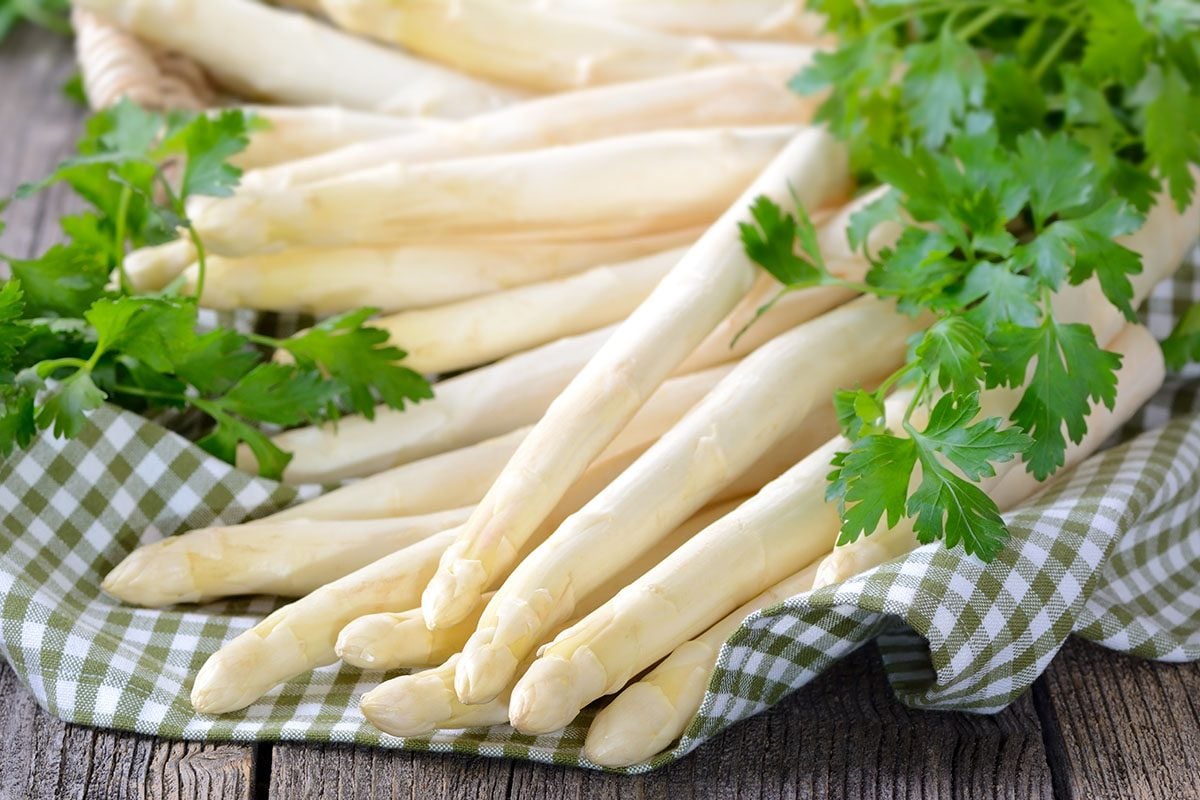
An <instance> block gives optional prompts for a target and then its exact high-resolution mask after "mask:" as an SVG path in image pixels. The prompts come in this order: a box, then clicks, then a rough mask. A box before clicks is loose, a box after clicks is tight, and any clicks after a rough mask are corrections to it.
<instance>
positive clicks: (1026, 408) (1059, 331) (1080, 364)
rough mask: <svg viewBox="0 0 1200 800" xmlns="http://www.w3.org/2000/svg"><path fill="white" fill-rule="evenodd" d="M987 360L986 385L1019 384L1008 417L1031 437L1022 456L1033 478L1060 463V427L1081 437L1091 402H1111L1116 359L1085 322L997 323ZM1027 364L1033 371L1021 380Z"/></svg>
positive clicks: (1045, 474)
mask: <svg viewBox="0 0 1200 800" xmlns="http://www.w3.org/2000/svg"><path fill="white" fill-rule="evenodd" d="M989 358H990V361H989V363H988V364H987V377H988V383H989V385H992V386H1021V385H1022V384H1023V383H1024V385H1025V390H1024V393H1023V394H1022V396H1021V400H1020V402H1019V403H1018V404H1017V407H1016V409H1015V410H1014V411H1013V414H1012V419H1013V422H1015V423H1016V424H1017V425H1019V426H1020V427H1021V428H1022V429H1023V430H1025V431H1027V432H1028V433H1029V434H1030V435H1031V436H1032V437H1033V441H1032V444H1031V445H1030V447H1029V449H1028V450H1027V451H1026V453H1025V458H1026V461H1027V462H1028V465H1029V471H1030V472H1031V473H1033V475H1034V477H1036V478H1037V479H1038V480H1044V479H1045V478H1047V477H1049V476H1050V475H1051V474H1053V473H1054V471H1055V470H1057V469H1058V468H1059V467H1061V466H1062V464H1063V460H1064V457H1065V453H1066V439H1065V438H1064V436H1063V427H1064V426H1065V427H1066V430H1067V436H1069V437H1070V439H1071V441H1073V442H1079V441H1082V439H1083V435H1084V433H1086V432H1087V416H1088V414H1089V413H1090V412H1091V403H1092V402H1098V403H1103V404H1104V405H1105V406H1107V407H1108V408H1112V407H1113V403H1114V402H1115V401H1116V396H1117V376H1116V372H1117V370H1118V369H1119V368H1120V366H1121V357H1120V356H1119V355H1117V354H1115V353H1110V352H1108V351H1107V350H1104V349H1103V348H1101V347H1100V345H1098V344H1097V343H1096V336H1095V334H1094V333H1093V332H1092V329H1091V328H1089V327H1087V326H1086V325H1080V324H1074V323H1072V324H1063V323H1059V322H1058V321H1056V320H1055V319H1054V318H1053V317H1046V319H1045V320H1043V322H1042V324H1041V325H1039V326H1038V327H1036V328H1024V327H1020V326H1018V325H1004V326H1001V327H1000V329H999V330H997V331H996V333H995V334H993V336H992V349H991V352H990V353H989ZM1030 362H1034V369H1033V372H1032V373H1031V374H1030V375H1029V377H1028V380H1027V379H1026V374H1027V373H1028V370H1029V365H1030Z"/></svg>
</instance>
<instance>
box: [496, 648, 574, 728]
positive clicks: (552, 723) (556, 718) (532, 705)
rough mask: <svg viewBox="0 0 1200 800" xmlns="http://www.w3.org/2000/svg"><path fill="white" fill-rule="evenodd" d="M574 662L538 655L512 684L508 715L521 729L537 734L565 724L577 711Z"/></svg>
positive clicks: (515, 725) (516, 726)
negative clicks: (522, 674)
mask: <svg viewBox="0 0 1200 800" xmlns="http://www.w3.org/2000/svg"><path fill="white" fill-rule="evenodd" d="M577 683H578V681H577V675H576V669H575V665H574V664H573V663H572V662H570V661H567V660H566V659H563V658H539V659H538V660H537V661H534V662H533V664H532V665H531V666H530V667H529V670H528V671H527V672H526V673H525V675H524V677H522V678H521V680H519V681H517V685H516V686H515V687H513V691H512V699H511V700H510V701H509V705H508V718H509V721H510V722H511V723H512V726H513V727H514V728H516V729H517V730H518V731H520V732H521V733H525V734H530V735H540V734H543V733H551V732H552V731H557V730H560V729H562V728H565V727H566V726H567V725H568V724H570V722H571V720H573V719H575V717H576V716H577V715H578V714H579V712H580V710H581V709H582V704H581V703H580V702H579V697H578V694H579V693H578V690H577Z"/></svg>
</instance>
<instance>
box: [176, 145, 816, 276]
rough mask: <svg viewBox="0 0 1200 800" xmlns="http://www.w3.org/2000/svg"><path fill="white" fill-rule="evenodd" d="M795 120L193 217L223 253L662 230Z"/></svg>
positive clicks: (319, 186) (700, 204) (385, 176)
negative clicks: (681, 189)
mask: <svg viewBox="0 0 1200 800" xmlns="http://www.w3.org/2000/svg"><path fill="white" fill-rule="evenodd" d="M795 131H796V129H795V128H794V127H792V126H786V125H784V126H760V127H752V128H704V129H696V130H670V131H654V132H650V133H638V134H631V135H629V136H617V137H613V138H609V139H601V140H598V141H593V142H584V143H581V144H574V145H565V146H562V147H551V148H546V149H542V150H534V151H529V152H522V153H506V154H501V155H489V156H478V157H474V158H463V159H457V160H451V161H436V162H432V163H424V164H421V163H418V164H412V165H408V164H404V163H400V162H389V163H386V164H382V165H379V166H376V167H373V168H370V169H365V170H362V171H360V172H356V173H351V174H349V175H344V176H341V177H337V178H330V179H328V180H325V181H322V182H319V183H314V184H304V185H301V186H296V187H292V188H291V189H289V190H286V191H277V192H271V193H254V194H245V193H244V194H242V195H234V196H233V197H229V198H226V199H225V200H223V201H221V202H219V203H213V204H210V205H208V206H207V207H205V208H201V209H198V210H197V211H195V212H194V213H193V224H194V226H195V228H196V231H197V233H198V234H199V235H200V238H201V239H202V240H203V241H204V243H205V244H206V246H207V247H208V248H209V249H210V250H211V251H212V252H214V253H216V254H218V255H226V256H245V255H251V254H255V253H264V252H272V251H276V250H282V249H286V248H287V247H339V246H348V245H355V246H389V245H396V244H401V243H405V242H428V241H431V240H434V241H436V240H442V241H445V240H453V241H458V240H470V239H480V238H483V239H487V238H489V237H497V236H500V237H512V238H516V239H533V240H543V241H572V240H577V239H589V238H591V239H605V238H620V237H628V236H640V235H645V234H652V233H661V232H665V231H671V230H679V229H680V228H687V227H690V226H694V225H704V224H708V223H711V222H712V221H713V220H714V219H716V218H717V217H718V216H719V215H720V213H721V211H722V210H723V209H724V208H725V207H726V206H728V205H729V203H731V202H732V201H733V200H734V199H735V198H736V197H737V196H738V193H739V192H741V191H742V189H744V188H745V186H746V185H747V184H748V183H750V182H751V180H752V179H753V177H754V175H756V174H757V173H758V172H760V171H761V170H762V169H763V167H764V166H766V165H767V164H768V163H769V162H770V161H771V159H772V158H773V157H774V156H775V155H776V154H777V153H778V152H779V151H780V149H781V148H783V146H784V145H785V144H786V143H787V141H788V140H789V139H790V138H791V137H792V136H793V135H794V134H795ZM683 186H686V187H687V191H680V187H683ZM839 188H840V187H839ZM823 199H828V198H823Z"/></svg>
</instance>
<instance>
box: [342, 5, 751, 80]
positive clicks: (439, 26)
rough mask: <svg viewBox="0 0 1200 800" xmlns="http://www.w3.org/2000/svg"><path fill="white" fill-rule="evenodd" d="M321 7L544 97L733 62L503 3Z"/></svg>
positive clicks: (670, 40) (698, 41) (649, 36)
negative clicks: (541, 94) (544, 94)
mask: <svg viewBox="0 0 1200 800" xmlns="http://www.w3.org/2000/svg"><path fill="white" fill-rule="evenodd" d="M322 5H323V6H324V8H325V10H326V12H327V13H328V14H329V16H330V17H332V18H333V19H334V20H336V21H337V23H338V24H339V25H341V26H342V27H344V28H346V29H347V30H351V31H354V32H356V33H360V34H363V35H365V36H371V37H374V38H376V39H381V40H383V41H386V42H391V43H395V44H399V45H403V46H404V47H405V48H406V49H408V50H411V51H412V52H414V53H417V54H419V55H423V56H426V57H427V58H430V59H433V60H434V61H438V62H440V63H443V64H446V65H449V66H452V67H454V68H456V69H460V70H463V71H464V72H469V73H472V74H475V75H479V76H482V77H485V78H489V79H492V80H497V81H502V82H504V83H509V84H513V85H516V86H524V87H526V88H528V89H533V90H537V91H544V92H561V91H565V90H568V89H578V88H581V87H584V86H594V85H598V84H606V83H623V82H625V81H633V80H638V79H644V78H652V77H656V76H660V75H669V74H672V73H677V72H685V71H688V70H694V69H698V68H702V67H706V66H711V65H714V64H727V63H730V62H732V61H735V60H737V59H738V54H737V53H735V51H734V50H733V49H731V48H730V47H728V46H723V45H722V44H719V43H718V42H716V41H714V40H712V39H710V38H707V37H688V36H677V35H671V34H666V33H660V32H656V31H652V30H648V29H645V28H639V27H636V26H632V25H627V24H624V23H620V22H613V21H610V20H604V19H596V18H590V17H586V16H582V15H578V14H569V13H561V12H557V11H553V10H543V9H539V8H537V7H535V6H528V5H527V6H524V7H521V6H514V5H513V4H512V3H510V2H506V0H405V2H403V3H395V2H389V0H322ZM742 55H744V56H745V57H750V58H753V57H755V55H756V54H754V53H745V52H743V53H742Z"/></svg>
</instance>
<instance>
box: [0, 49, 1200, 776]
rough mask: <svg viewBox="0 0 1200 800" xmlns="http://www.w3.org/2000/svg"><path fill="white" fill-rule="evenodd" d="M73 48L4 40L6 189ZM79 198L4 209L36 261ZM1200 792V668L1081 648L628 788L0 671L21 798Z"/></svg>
mask: <svg viewBox="0 0 1200 800" xmlns="http://www.w3.org/2000/svg"><path fill="white" fill-rule="evenodd" d="M73 71H74V67H73V65H72V62H71V54H70V49H69V46H68V44H67V43H66V42H65V41H63V40H61V39H57V38H55V37H52V36H50V35H47V34H41V33H38V32H34V31H29V30H23V31H21V32H20V33H19V34H18V35H17V36H15V37H14V38H13V39H10V40H9V41H7V42H5V43H4V44H3V45H0V194H4V193H7V192H8V191H9V190H10V189H11V188H12V187H14V186H16V185H17V183H18V182H20V181H23V180H29V179H32V178H36V177H39V176H41V175H43V174H45V173H46V172H47V171H49V169H50V168H51V167H52V166H53V164H54V163H55V162H56V161H57V160H58V159H59V158H61V157H62V156H63V155H64V154H65V153H67V152H68V150H69V149H70V147H71V144H72V142H73V140H74V138H75V136H76V135H77V131H78V129H79V122H80V119H81V117H82V116H83V112H82V111H81V110H80V109H79V108H77V107H75V106H74V105H73V104H72V103H71V102H70V101H68V100H66V99H65V98H64V97H63V96H62V95H61V93H60V87H61V86H62V84H63V83H64V82H65V81H66V80H67V79H68V78H69V77H70V76H71V75H72V73H73ZM68 204H69V199H68V198H67V197H66V196H65V194H63V193H61V192H50V193H48V194H46V195H43V196H40V197H39V198H38V199H37V200H35V201H31V202H27V203H23V204H20V205H19V206H17V207H16V208H14V209H12V210H11V211H10V212H9V214H8V215H7V219H8V222H9V225H10V227H9V230H8V232H7V233H6V234H5V236H4V238H3V240H2V241H0V251H3V252H8V253H14V254H18V255H20V254H25V253H29V254H32V253H33V252H35V251H40V250H41V249H44V247H45V246H46V244H47V242H48V241H50V240H52V239H53V237H54V236H55V234H56V230H57V228H56V220H57V218H58V217H59V215H60V214H61V213H62V212H63V211H64V210H65V209H66V208H68V207H69V206H68ZM26 797H31V798H48V799H49V798H55V799H56V800H59V799H63V798H126V797H138V798H141V797H151V798H158V797H163V798H179V799H180V800H183V799H184V798H214V799H216V798H220V800H235V799H236V798H281V800H282V799H283V798H286V800H297V799H298V798H381V797H388V798H391V797H397V798H398V797H406V798H407V797H411V798H421V800H436V799H437V798H475V797H480V798H506V797H511V798H546V799H547V800H558V798H576V797H577V798H589V800H590V798H614V799H615V798H627V797H645V798H670V800H686V798H692V797H704V798H708V797H720V798H734V797H737V798H772V799H774V798H781V799H782V798H810V797H822V798H823V797H832V798H843V797H844V798H864V799H867V798H911V799H912V800H917V799H918V798H921V799H924V798H930V799H932V798H949V797H956V798H964V799H965V800H984V799H985V798H992V797H1004V798H1014V800H1028V799H1029V798H1046V800H1050V798H1056V799H1057V800H1064V799H1065V798H1120V799H1121V800H1124V798H1143V797H1146V798H1166V799H1169V800H1184V798H1200V665H1185V666H1172V665H1160V664H1151V663H1147V662H1144V661H1139V660H1136V659H1132V658H1127V657H1124V656H1120V655H1115V654H1112V653H1109V652H1107V651H1104V650H1102V649H1100V648H1098V647H1096V646H1094V645H1090V644H1087V643H1084V642H1080V641H1072V642H1070V643H1069V644H1068V645H1067V647H1066V649H1065V650H1064V651H1063V652H1062V653H1061V654H1060V655H1059V657H1058V658H1057V659H1056V660H1055V661H1054V663H1053V665H1052V666H1051V668H1050V670H1049V672H1048V673H1047V674H1046V675H1045V676H1044V677H1043V678H1042V679H1041V680H1039V681H1038V682H1037V684H1036V685H1035V686H1034V688H1033V691H1032V692H1030V693H1028V694H1026V695H1025V696H1024V697H1022V698H1021V699H1020V700H1019V701H1018V702H1016V703H1015V704H1013V706H1012V707H1011V708H1009V709H1008V710H1006V711H1005V712H1004V713H1002V714H998V715H996V716H991V717H983V716H972V715H967V714H947V713H930V712H920V711H913V710H911V709H908V708H905V707H904V706H902V705H900V704H899V703H898V702H896V700H895V699H894V698H893V696H892V694H891V692H890V690H889V689H888V686H887V682H886V680H885V678H884V675H883V671H882V669H881V667H880V664H879V658H878V655H877V653H876V652H875V650H874V648H866V649H864V650H863V651H860V652H859V653H858V654H857V655H855V656H854V657H852V658H849V659H847V660H846V661H845V662H843V663H841V664H840V665H838V667H837V668H835V669H833V670H831V671H830V672H829V673H828V674H826V675H825V676H823V677H822V678H821V679H820V680H818V681H817V682H815V683H814V684H812V685H810V686H808V687H807V688H805V689H804V690H802V691H800V692H797V693H796V694H795V695H794V696H793V697H792V698H790V699H789V700H788V701H787V702H785V703H783V704H782V705H781V706H779V707H777V708H776V709H774V710H773V711H771V712H770V713H767V714H763V715H761V716H759V717H757V718H755V719H752V720H749V721H747V722H744V723H742V724H740V725H737V726H735V727H734V728H732V729H731V730H729V731H727V732H726V733H725V734H724V735H722V736H720V737H718V738H717V739H716V740H714V741H712V742H710V743H709V744H708V745H707V746H705V747H703V748H702V749H701V750H700V751H699V752H697V753H695V754H693V755H692V756H690V757H689V758H687V759H685V760H684V761H683V762H681V763H679V764H676V765H675V766H672V767H670V768H667V769H664V770H661V771H659V772H657V773H655V774H652V775H649V776H645V777H638V778H624V777H619V776H610V775H602V774H596V773H590V772H584V771H579V770H571V769H563V768H556V767H546V766H540V765H533V764H527V763H520V762H509V761H498V760H490V759H483V758H466V757H461V756H437V755H423V754H414V753H402V752H390V751H382V750H371V749H367V748H350V747H340V746H316V745H296V744H277V745H272V744H265V743H264V744H256V745H237V744H199V743H180V742H170V741H163V740H156V739H153V738H150V737H145V736H136V735H133V734H126V733H114V732H110V731H102V730H93V729H89V728H83V727H79V726H75V725H66V724H64V723H62V722H59V721H58V720H56V719H54V718H53V717H51V716H50V715H49V714H47V713H45V712H44V711H42V710H40V709H39V708H38V707H37V706H36V705H35V704H34V702H33V699H32V697H31V696H30V695H29V693H28V691H27V690H26V689H25V688H24V687H23V686H22V685H21V684H20V683H19V682H18V681H17V679H16V677H15V675H14V674H13V672H12V670H11V669H9V668H8V666H7V664H4V663H3V662H0V800H8V799H9V798H13V800H16V798H26Z"/></svg>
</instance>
